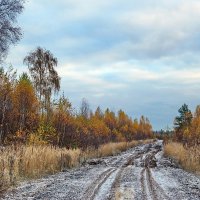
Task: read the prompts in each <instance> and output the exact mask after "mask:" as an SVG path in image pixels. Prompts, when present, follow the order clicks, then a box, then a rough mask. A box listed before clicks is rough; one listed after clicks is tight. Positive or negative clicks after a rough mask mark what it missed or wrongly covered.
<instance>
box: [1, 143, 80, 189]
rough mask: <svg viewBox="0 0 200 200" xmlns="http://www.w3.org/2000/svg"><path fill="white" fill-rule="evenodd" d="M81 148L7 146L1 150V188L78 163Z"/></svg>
mask: <svg viewBox="0 0 200 200" xmlns="http://www.w3.org/2000/svg"><path fill="white" fill-rule="evenodd" d="M79 156H80V150H66V149H61V148H53V147H50V146H20V147H14V146H10V147H6V148H4V149H2V150H0V190H1V189H5V188H7V187H8V186H10V185H14V184H16V182H17V181H19V180H23V179H25V178H39V177H42V176H44V175H47V174H54V173H56V172H58V171H62V170H63V169H64V168H71V167H74V166H77V165H78V161H79Z"/></svg>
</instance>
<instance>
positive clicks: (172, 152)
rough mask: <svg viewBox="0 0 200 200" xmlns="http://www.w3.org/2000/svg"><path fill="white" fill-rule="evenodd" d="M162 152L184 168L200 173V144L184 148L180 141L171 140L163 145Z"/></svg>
mask: <svg viewBox="0 0 200 200" xmlns="http://www.w3.org/2000/svg"><path fill="white" fill-rule="evenodd" d="M164 154H165V155H166V156H169V157H171V158H173V159H174V160H176V161H177V162H178V163H179V164H180V165H181V166H182V167H183V168H184V169H186V170H188V171H192V172H196V173H198V174H200V146H195V147H187V148H186V147H184V146H183V144H181V143H177V142H171V143H168V144H166V145H165V146H164Z"/></svg>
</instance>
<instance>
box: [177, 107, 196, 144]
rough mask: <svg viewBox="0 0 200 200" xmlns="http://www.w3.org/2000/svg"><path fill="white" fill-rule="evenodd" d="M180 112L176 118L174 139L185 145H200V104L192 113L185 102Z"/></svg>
mask: <svg viewBox="0 0 200 200" xmlns="http://www.w3.org/2000/svg"><path fill="white" fill-rule="evenodd" d="M178 112H179V115H178V116H177V117H176V118H175V120H174V139H175V140H176V141H178V142H182V143H183V144H184V145H189V146H198V145H200V105H198V106H197V107H196V110H195V112H194V113H192V112H191V110H190V109H189V108H188V105H186V104H183V105H182V106H181V108H180V109H179V110H178Z"/></svg>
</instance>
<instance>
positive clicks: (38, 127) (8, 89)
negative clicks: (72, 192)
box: [0, 47, 153, 148]
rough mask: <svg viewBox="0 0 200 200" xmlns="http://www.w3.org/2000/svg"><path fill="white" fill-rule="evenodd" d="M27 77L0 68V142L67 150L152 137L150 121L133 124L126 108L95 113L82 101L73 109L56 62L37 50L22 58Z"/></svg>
mask: <svg viewBox="0 0 200 200" xmlns="http://www.w3.org/2000/svg"><path fill="white" fill-rule="evenodd" d="M24 63H25V64H27V66H28V70H29V74H27V73H22V74H21V75H19V77H17V73H16V71H15V70H14V69H13V68H9V69H8V70H7V71H6V70H5V69H3V68H1V70H0V94H1V96H0V109H1V110H2V112H1V113H0V122H1V123H0V143H1V144H4V145H8V144H13V143H15V144H16V143H18V144H19V143H21V144H50V145H55V146H59V147H67V148H87V147H88V146H93V147H96V148H98V146H99V145H100V144H104V143H108V142H120V141H127V142H128V141H131V140H139V139H146V138H152V136H153V134H152V126H151V124H150V121H149V120H148V118H146V117H144V116H141V118H140V119H139V120H138V119H134V120H132V119H131V117H129V116H128V115H127V114H126V113H125V112H124V111H123V110H119V111H118V112H117V113H114V112H113V111H111V110H110V109H109V108H107V109H106V110H105V111H102V110H101V108H100V107H97V109H96V110H95V111H94V112H93V111H92V110H91V109H90V106H89V103H88V102H87V100H86V99H83V100H82V102H81V105H80V109H79V110H76V109H74V108H73V106H72V104H71V102H69V100H68V99H67V98H66V97H65V95H64V94H62V95H60V97H59V98H58V99H54V98H53V97H52V96H55V95H56V94H58V93H59V91H60V81H61V79H60V77H59V75H58V73H57V71H56V69H55V67H56V66H57V59H56V58H55V57H54V56H53V55H52V54H51V52H50V51H47V50H45V49H43V48H40V47H38V48H37V49H36V50H34V51H33V52H31V53H29V54H28V55H27V57H26V58H25V59H24Z"/></svg>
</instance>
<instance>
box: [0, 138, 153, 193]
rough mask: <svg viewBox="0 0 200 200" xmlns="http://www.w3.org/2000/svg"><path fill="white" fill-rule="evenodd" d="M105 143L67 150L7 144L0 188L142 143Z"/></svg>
mask: <svg viewBox="0 0 200 200" xmlns="http://www.w3.org/2000/svg"><path fill="white" fill-rule="evenodd" d="M148 142H152V140H146V141H142V142H141V141H139V142H138V141H132V142H129V143H127V142H120V143H108V144H105V145H102V146H100V147H99V149H96V150H95V149H92V148H91V149H87V150H86V151H81V150H80V149H76V150H67V149H65V148H63V149H61V148H55V147H51V146H19V147H15V146H9V147H6V148H1V149H0V191H1V190H4V189H6V188H8V187H9V186H11V185H15V184H16V183H17V182H18V181H22V180H24V179H33V178H40V177H42V176H45V175H47V174H55V173H56V172H59V171H62V170H63V169H66V168H72V167H76V166H78V165H80V164H81V163H83V162H85V161H86V160H87V159H89V158H95V157H96V158H97V157H104V156H111V155H116V154H118V153H120V152H122V151H125V150H127V149H128V148H131V147H134V146H136V145H138V144H141V143H148Z"/></svg>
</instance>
